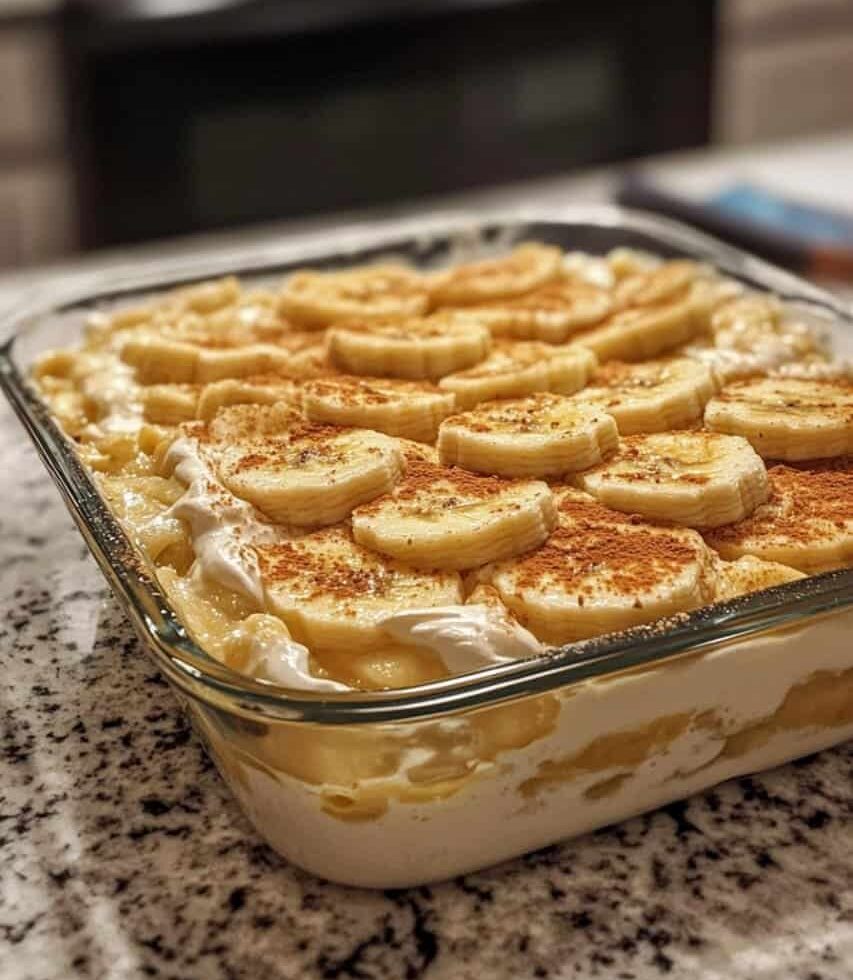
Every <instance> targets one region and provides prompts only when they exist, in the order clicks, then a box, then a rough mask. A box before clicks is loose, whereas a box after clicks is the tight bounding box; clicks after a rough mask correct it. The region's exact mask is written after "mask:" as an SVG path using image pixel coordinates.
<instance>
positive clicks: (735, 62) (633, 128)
mask: <svg viewBox="0 0 853 980" xmlns="http://www.w3.org/2000/svg"><path fill="white" fill-rule="evenodd" d="M850 126H853V2H851V0H717V2H714V0H634V2H620V0H596V2H594V3H588V2H587V3H574V2H570V0H76V2H71V0H69V2H58V0H0V266H3V267H7V268H8V267H11V266H16V265H26V264H30V263H34V262H38V261H44V260H47V259H51V258H55V257H58V256H61V255H65V254H69V253H72V252H75V251H80V250H83V249H90V248H98V247H103V246H111V245H117V244H123V243H130V242H138V241H142V240H149V239H156V238H164V237H168V236H173V235H179V234H186V233H191V232H196V231H207V230H213V229H217V228H222V227H234V226H242V225H250V224H252V223H255V222H262V221H267V222H268V221H271V220H276V219H282V218H291V217H305V216H309V215H315V214H321V213H323V212H328V211H331V210H335V209H343V208H353V207H367V206H372V205H380V204H389V203H393V202H396V201H402V200H405V201H412V200H416V199H419V198H426V197H428V196H429V195H435V194H446V193H451V192H457V191H461V190H464V189H467V188H475V187H476V188H479V187H486V186H490V185H495V184H498V183H504V182H509V181H515V180H521V179H525V178H530V177H537V176H544V175H550V174H557V173H567V172H571V171H574V170H578V169H580V168H585V167H590V166H593V165H599V164H610V163H618V162H621V161H625V160H629V159H635V158H638V157H643V156H648V155H651V154H656V153H661V152H665V151H670V150H676V149H683V148H689V147H702V146H713V145H731V144H747V143H752V142H756V141H765V140H773V139H781V138H786V137H796V136H804V135H808V134H811V133H818V132H825V131H829V130H833V129H839V128H843V127H850Z"/></svg>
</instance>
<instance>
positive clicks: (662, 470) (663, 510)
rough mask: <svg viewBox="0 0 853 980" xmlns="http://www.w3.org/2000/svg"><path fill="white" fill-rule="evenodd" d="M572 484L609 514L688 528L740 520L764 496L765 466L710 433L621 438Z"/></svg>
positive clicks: (732, 441)
mask: <svg viewBox="0 0 853 980" xmlns="http://www.w3.org/2000/svg"><path fill="white" fill-rule="evenodd" d="M578 484H579V485H580V486H581V487H582V488H583V489H584V490H586V491H588V492H589V493H591V494H593V496H595V497H597V498H598V500H600V501H601V502H602V503H603V504H605V505H606V506H608V507H613V508H614V509H615V510H620V511H624V512H626V513H629V514H631V513H633V514H642V515H643V516H644V517H648V518H651V519H652V520H661V521H670V522H672V523H673V524H684V525H687V526H688V527H719V526H720V525H722V524H730V523H732V522H734V521H738V520H742V519H743V518H744V517H747V516H748V515H749V514H751V513H752V512H753V511H754V510H755V508H756V507H757V506H758V505H759V504H761V503H763V502H764V501H765V500H766V499H767V496H768V493H769V487H768V483H767V471H766V470H765V468H764V463H763V462H762V461H761V457H760V456H758V455H757V453H756V452H755V450H753V449H752V447H751V446H750V445H749V443H748V442H747V441H746V440H745V439H741V438H739V437H738V436H724V435H720V434H719V433H716V432H689V431H682V432H660V433H652V434H650V435H637V436H626V437H625V438H623V439H622V440H621V441H620V443H619V448H618V449H617V450H616V452H615V453H614V454H613V456H612V457H611V458H610V459H609V460H607V461H606V462H605V463H602V464H601V465H599V466H596V467H595V468H593V469H591V470H588V471H587V472H586V473H581V474H580V475H579V476H578ZM733 515H739V516H733Z"/></svg>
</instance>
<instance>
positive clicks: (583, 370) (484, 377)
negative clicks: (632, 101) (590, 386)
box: [438, 341, 597, 409]
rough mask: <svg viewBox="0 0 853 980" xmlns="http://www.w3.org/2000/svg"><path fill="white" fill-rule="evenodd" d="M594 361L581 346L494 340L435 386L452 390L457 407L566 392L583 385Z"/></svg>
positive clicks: (589, 352)
mask: <svg viewBox="0 0 853 980" xmlns="http://www.w3.org/2000/svg"><path fill="white" fill-rule="evenodd" d="M596 363H597V362H596V358H595V354H593V353H592V351H588V350H586V349H585V348H583V347H552V346H551V345H550V344H540V343H536V342H530V343H525V342H523V341H521V342H519V343H513V342H511V341H510V342H501V341H498V342H497V343H496V344H495V346H494V347H493V349H492V352H491V354H489V356H488V357H487V358H486V359H485V360H484V361H481V362H480V363H479V364H477V365H476V366H475V367H472V368H468V370H467V371H457V372H455V373H454V374H449V375H447V376H446V377H444V378H442V379H441V381H439V383H438V386H439V388H442V389H444V390H445V391H449V392H453V394H454V395H456V404H457V405H458V407H459V408H461V409H466V408H473V407H474V406H475V405H478V404H479V403H480V402H485V401H493V400H495V399H496V398H518V397H520V396H522V395H529V394H532V393H533V392H536V391H555V392H559V393H560V394H564V395H570V394H571V393H572V392H573V391H577V390H578V389H579V388H583V386H584V385H585V384H586V382H587V379H588V378H589V376H590V373H591V372H592V371H593V369H594V368H595V366H596Z"/></svg>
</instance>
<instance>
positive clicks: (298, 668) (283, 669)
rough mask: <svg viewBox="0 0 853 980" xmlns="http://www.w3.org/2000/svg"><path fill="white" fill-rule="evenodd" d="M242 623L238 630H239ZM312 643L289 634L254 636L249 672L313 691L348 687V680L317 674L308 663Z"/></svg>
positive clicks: (258, 676)
mask: <svg viewBox="0 0 853 980" xmlns="http://www.w3.org/2000/svg"><path fill="white" fill-rule="evenodd" d="M239 629H240V628H239V627H238V628H237V631H235V632H239ZM309 656H310V653H309V650H308V647H306V646H303V645H302V644H301V643H297V642H296V640H292V639H290V637H287V636H279V637H276V638H275V639H274V640H270V639H260V638H259V637H257V636H255V637H253V638H252V642H251V646H250V651H249V660H248V663H247V665H246V672H247V673H249V674H251V675H252V677H256V678H258V679H259V680H264V681H270V682H271V683H273V684H280V685H282V687H292V688H297V689H299V690H309V691H348V690H350V688H349V687H347V685H346V684H339V683H338V682H337V681H333V680H329V679H327V678H323V677H315V676H314V675H313V674H312V673H311V670H310V669H309V666H308V658H309Z"/></svg>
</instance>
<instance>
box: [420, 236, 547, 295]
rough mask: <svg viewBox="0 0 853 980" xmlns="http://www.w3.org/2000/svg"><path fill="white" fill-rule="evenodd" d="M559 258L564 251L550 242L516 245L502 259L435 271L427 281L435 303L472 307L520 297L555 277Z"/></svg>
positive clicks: (469, 263)
mask: <svg viewBox="0 0 853 980" xmlns="http://www.w3.org/2000/svg"><path fill="white" fill-rule="evenodd" d="M562 260H563V253H562V252H561V251H560V249H558V248H554V247H553V246H551V245H540V244H536V243H526V244H522V245H518V246H517V247H516V248H514V249H513V251H512V252H510V254H509V255H505V256H502V257H501V258H497V259H487V260H485V261H483V262H468V263H466V264H464V265H456V266H454V267H453V268H452V269H448V270H446V271H443V272H439V273H437V274H436V275H434V276H433V277H432V280H431V282H430V296H431V299H432V302H433V305H435V306H471V305H472V304H475V303H489V302H491V301H493V300H503V299H508V298H509V297H510V296H520V295H521V294H522V293H529V292H530V291H531V290H533V289H538V288H539V286H544V285H545V283H547V282H550V281H551V280H553V279H558V278H559V277H560V275H561V272H562V270H561V265H562Z"/></svg>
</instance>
